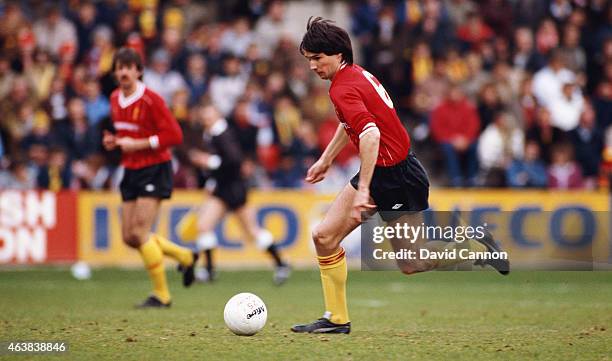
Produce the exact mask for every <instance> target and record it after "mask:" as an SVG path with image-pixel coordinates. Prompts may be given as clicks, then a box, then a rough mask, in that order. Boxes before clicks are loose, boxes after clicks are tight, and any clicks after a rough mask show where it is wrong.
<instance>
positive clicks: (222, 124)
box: [210, 118, 227, 137]
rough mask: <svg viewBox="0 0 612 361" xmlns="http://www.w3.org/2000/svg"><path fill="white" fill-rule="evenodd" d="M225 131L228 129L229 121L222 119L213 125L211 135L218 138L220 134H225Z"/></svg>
mask: <svg viewBox="0 0 612 361" xmlns="http://www.w3.org/2000/svg"><path fill="white" fill-rule="evenodd" d="M225 129H227V121H226V120H225V119H223V118H221V119H219V120H217V121H216V122H215V124H213V126H212V128H210V135H212V136H213V137H216V136H218V135H219V134H221V133H223V132H225Z"/></svg>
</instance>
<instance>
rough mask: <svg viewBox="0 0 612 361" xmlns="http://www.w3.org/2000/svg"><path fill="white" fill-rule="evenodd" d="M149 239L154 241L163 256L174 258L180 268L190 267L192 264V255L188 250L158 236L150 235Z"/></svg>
mask: <svg viewBox="0 0 612 361" xmlns="http://www.w3.org/2000/svg"><path fill="white" fill-rule="evenodd" d="M149 239H153V240H155V242H156V243H157V244H158V245H159V248H160V249H161V251H162V253H163V254H165V255H166V256H170V257H172V258H174V259H175V260H177V261H178V262H179V263H180V264H181V265H182V266H190V265H191V264H192V263H193V253H191V251H190V250H189V249H187V248H185V247H181V246H179V245H178V244H176V243H173V242H172V241H170V240H168V239H166V238H165V237H162V236H160V235H159V234H152V235H151V237H150V238H149Z"/></svg>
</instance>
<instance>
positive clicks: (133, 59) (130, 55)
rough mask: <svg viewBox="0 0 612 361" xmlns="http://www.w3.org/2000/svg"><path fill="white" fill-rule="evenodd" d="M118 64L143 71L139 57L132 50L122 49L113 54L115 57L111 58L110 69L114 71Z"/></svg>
mask: <svg viewBox="0 0 612 361" xmlns="http://www.w3.org/2000/svg"><path fill="white" fill-rule="evenodd" d="M120 64H121V65H127V66H130V65H136V68H137V69H138V70H139V71H142V69H143V66H142V59H141V58H140V55H139V54H138V53H137V52H136V50H134V49H132V48H126V47H123V48H121V49H119V50H118V51H117V52H116V53H115V56H114V57H113V67H112V68H111V69H113V71H115V69H116V68H117V66H118V65H120Z"/></svg>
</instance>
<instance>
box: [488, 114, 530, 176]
mask: <svg viewBox="0 0 612 361" xmlns="http://www.w3.org/2000/svg"><path fill="white" fill-rule="evenodd" d="M514 124H516V122H514V121H513V119H512V115H510V114H509V113H507V112H503V111H502V112H497V113H496V114H495V116H494V117H493V123H491V124H489V125H488V126H487V127H486V128H485V130H484V131H483V132H482V134H481V135H480V138H479V139H478V161H479V163H480V169H481V170H482V172H483V176H484V179H485V181H484V183H485V184H484V185H485V186H489V187H500V186H504V185H505V181H504V178H505V168H507V167H508V166H509V165H510V162H512V160H513V159H520V158H522V157H523V149H524V143H525V140H524V134H523V131H522V130H521V129H520V128H518V127H515V126H514Z"/></svg>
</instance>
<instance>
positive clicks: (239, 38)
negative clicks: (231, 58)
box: [221, 18, 255, 58]
mask: <svg viewBox="0 0 612 361" xmlns="http://www.w3.org/2000/svg"><path fill="white" fill-rule="evenodd" d="M254 39H255V36H254V34H253V32H252V31H251V29H250V28H249V21H248V20H247V18H238V19H236V20H235V21H234V24H233V26H232V28H231V29H228V30H227V31H225V32H224V33H223V35H222V36H221V48H222V49H223V50H224V51H226V52H229V53H232V54H234V55H236V56H238V57H241V58H243V57H244V56H245V55H246V53H247V50H248V48H249V46H250V45H251V44H253V42H254Z"/></svg>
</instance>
